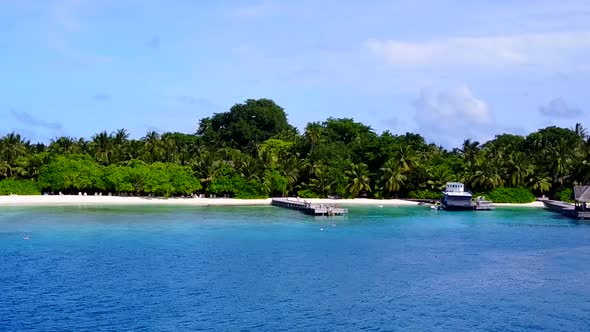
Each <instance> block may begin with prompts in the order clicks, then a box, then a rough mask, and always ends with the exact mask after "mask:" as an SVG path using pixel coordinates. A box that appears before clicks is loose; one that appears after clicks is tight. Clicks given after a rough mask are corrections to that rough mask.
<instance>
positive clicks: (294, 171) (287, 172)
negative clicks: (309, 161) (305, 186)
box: [279, 154, 303, 192]
mask: <svg viewBox="0 0 590 332" xmlns="http://www.w3.org/2000/svg"><path fill="white" fill-rule="evenodd" d="M279 169H280V171H281V173H282V175H283V176H284V177H286V178H287V181H288V183H289V191H291V192H293V191H294V189H295V185H296V184H297V181H298V180H299V178H300V176H301V171H302V169H303V163H302V162H301V159H299V155H298V154H291V155H289V157H287V158H280V159H279Z"/></svg>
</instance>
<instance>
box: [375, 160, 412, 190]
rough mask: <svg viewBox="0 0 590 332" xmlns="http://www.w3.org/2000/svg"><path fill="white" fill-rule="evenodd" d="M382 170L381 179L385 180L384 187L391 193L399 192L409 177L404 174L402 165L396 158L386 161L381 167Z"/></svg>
mask: <svg viewBox="0 0 590 332" xmlns="http://www.w3.org/2000/svg"><path fill="white" fill-rule="evenodd" d="M381 171H382V172H383V175H382V177H381V180H383V181H384V182H385V183H384V189H385V190H386V191H387V192H388V193H390V194H391V193H394V192H398V191H399V190H400V189H401V187H402V185H403V184H404V182H405V181H406V180H407V179H408V178H407V176H405V175H404V170H403V169H402V166H401V165H400V163H399V162H398V161H397V160H395V159H389V160H388V161H387V162H385V164H383V167H381Z"/></svg>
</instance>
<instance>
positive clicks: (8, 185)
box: [0, 179, 41, 195]
mask: <svg viewBox="0 0 590 332" xmlns="http://www.w3.org/2000/svg"><path fill="white" fill-rule="evenodd" d="M10 194H15V195H41V189H40V188H39V185H38V184H37V182H34V181H31V180H13V179H4V180H2V181H0V195H10Z"/></svg>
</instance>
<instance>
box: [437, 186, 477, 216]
mask: <svg viewBox="0 0 590 332" xmlns="http://www.w3.org/2000/svg"><path fill="white" fill-rule="evenodd" d="M442 194H443V197H442V199H441V200H440V203H441V205H442V207H443V209H445V210H473V203H472V202H471V198H472V195H471V193H470V192H468V191H465V185H463V183H460V182H447V186H446V188H445V191H443V193H442Z"/></svg>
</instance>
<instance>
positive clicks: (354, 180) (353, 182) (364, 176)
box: [345, 163, 371, 197]
mask: <svg viewBox="0 0 590 332" xmlns="http://www.w3.org/2000/svg"><path fill="white" fill-rule="evenodd" d="M345 174H346V178H347V180H348V184H347V186H346V190H347V192H348V193H349V194H350V195H351V196H352V197H358V195H359V194H360V193H361V192H371V185H370V183H371V179H370V178H369V170H368V166H367V165H366V164H363V163H361V164H350V166H349V169H348V170H347V171H346V172H345Z"/></svg>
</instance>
